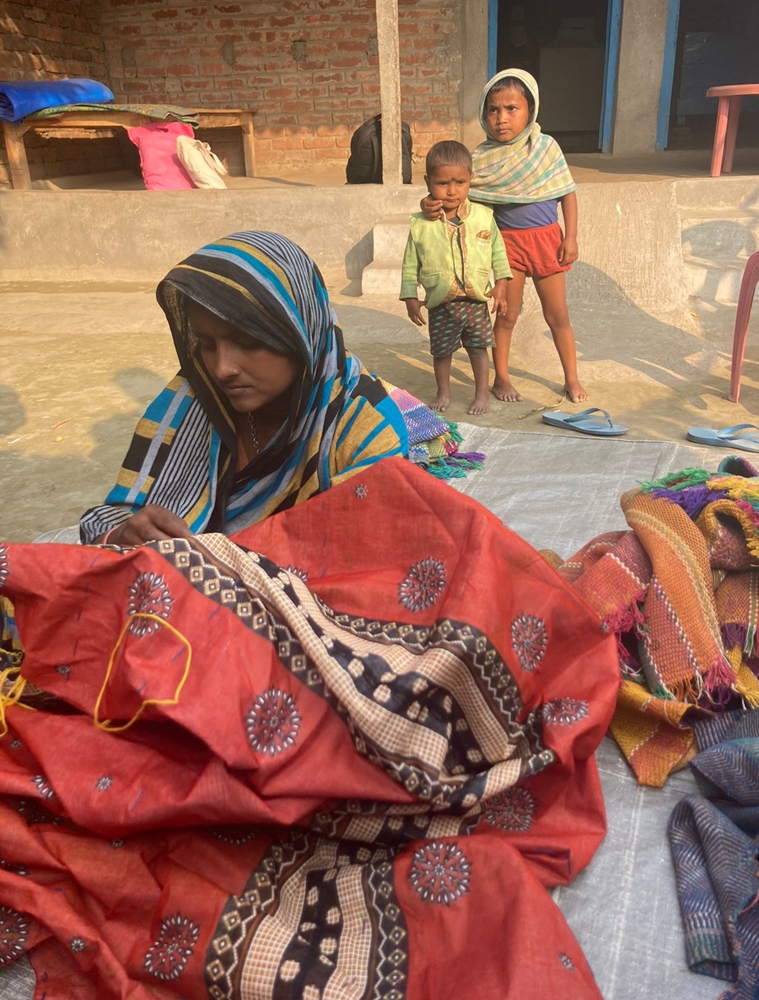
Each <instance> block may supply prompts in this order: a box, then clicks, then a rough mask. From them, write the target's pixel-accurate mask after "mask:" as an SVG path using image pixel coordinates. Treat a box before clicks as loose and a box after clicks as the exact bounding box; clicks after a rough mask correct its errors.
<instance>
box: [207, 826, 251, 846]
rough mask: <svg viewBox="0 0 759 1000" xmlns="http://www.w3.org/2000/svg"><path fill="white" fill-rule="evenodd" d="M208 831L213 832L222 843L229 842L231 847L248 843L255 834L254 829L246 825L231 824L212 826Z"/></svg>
mask: <svg viewBox="0 0 759 1000" xmlns="http://www.w3.org/2000/svg"><path fill="white" fill-rule="evenodd" d="M208 832H209V833H211V834H213V836H214V837H216V839H217V840H220V841H221V842H222V844H231V845H232V847H242V845H243V844H247V843H249V842H250V841H251V840H252V839H253V838H254V837H255V835H256V834H255V830H251V829H250V827H248V826H233V825H232V824H230V825H228V826H214V827H211V828H210V829H209V831H208Z"/></svg>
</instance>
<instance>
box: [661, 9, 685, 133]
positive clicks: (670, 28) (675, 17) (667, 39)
mask: <svg viewBox="0 0 759 1000" xmlns="http://www.w3.org/2000/svg"><path fill="white" fill-rule="evenodd" d="M679 20H680V0H667V27H666V29H665V32H664V60H663V63H662V71H661V90H660V92H659V117H658V119H657V123H656V148H657V149H666V148H667V141H668V139H669V114H670V110H671V108H672V87H673V84H674V81H675V54H676V52H677V25H678V22H679Z"/></svg>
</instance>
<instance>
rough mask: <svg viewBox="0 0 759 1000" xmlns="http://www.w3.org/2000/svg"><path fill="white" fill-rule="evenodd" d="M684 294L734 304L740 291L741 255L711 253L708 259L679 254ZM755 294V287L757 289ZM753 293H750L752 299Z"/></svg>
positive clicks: (741, 274) (744, 263)
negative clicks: (686, 289) (683, 268)
mask: <svg viewBox="0 0 759 1000" xmlns="http://www.w3.org/2000/svg"><path fill="white" fill-rule="evenodd" d="M683 264H684V266H685V280H686V283H687V287H688V294H689V295H695V296H697V297H698V298H699V299H703V301H705V302H719V303H721V304H722V305H736V304H737V302H738V293H739V292H740V287H741V279H742V278H743V269H744V267H745V265H746V258H745V257H735V256H725V257H721V256H719V255H716V254H713V255H711V256H710V257H709V258H708V259H707V258H703V257H696V256H694V255H691V254H683ZM757 292H758V293H759V289H758V290H757ZM756 298H757V296H756V295H755V296H754V301H756Z"/></svg>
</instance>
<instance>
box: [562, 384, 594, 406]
mask: <svg viewBox="0 0 759 1000" xmlns="http://www.w3.org/2000/svg"><path fill="white" fill-rule="evenodd" d="M564 392H565V393H566V394H567V396H568V397H569V402H570V403H584V402H585V401H586V400H588V399H590V393H587V392H586V391H585V390H584V389H583V387H582V386H581V385H580V383H579V382H567V383H566V384H565V385H564Z"/></svg>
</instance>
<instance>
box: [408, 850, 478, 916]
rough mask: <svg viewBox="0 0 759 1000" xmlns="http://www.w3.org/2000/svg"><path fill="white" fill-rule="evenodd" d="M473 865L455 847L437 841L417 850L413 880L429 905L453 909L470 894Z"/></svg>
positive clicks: (412, 873)
mask: <svg viewBox="0 0 759 1000" xmlns="http://www.w3.org/2000/svg"><path fill="white" fill-rule="evenodd" d="M471 868H472V863H471V861H469V860H468V858H467V857H466V855H465V854H464V852H463V851H461V850H459V848H458V847H456V845H455V844H443V843H442V842H441V841H439V840H433V841H431V842H430V843H429V844H425V845H424V847H420V848H419V849H418V850H416V851H414V859H413V862H412V864H411V871H410V873H409V880H410V882H411V884H412V885H413V887H414V888H415V889H416V891H417V892H418V893H419V895H420V896H421V897H422V899H423V900H424V901H425V903H444V904H445V905H446V906H450V905H451V903H454V902H455V901H456V900H457V899H458V898H459V897H460V896H463V895H464V893H465V892H468V891H469V872H470V871H471Z"/></svg>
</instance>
